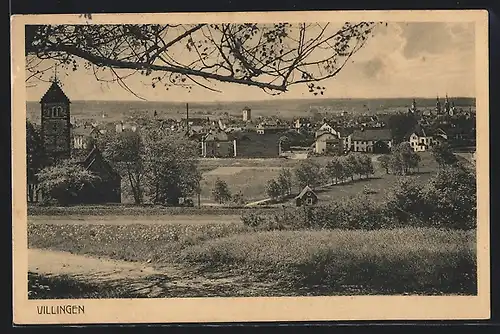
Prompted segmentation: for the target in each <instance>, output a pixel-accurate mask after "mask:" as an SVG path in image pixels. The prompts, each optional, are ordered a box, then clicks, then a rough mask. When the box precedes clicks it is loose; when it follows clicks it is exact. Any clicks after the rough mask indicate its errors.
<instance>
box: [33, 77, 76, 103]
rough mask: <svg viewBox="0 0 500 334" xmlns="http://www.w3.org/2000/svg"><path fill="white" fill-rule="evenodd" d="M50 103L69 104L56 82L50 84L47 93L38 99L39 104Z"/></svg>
mask: <svg viewBox="0 0 500 334" xmlns="http://www.w3.org/2000/svg"><path fill="white" fill-rule="evenodd" d="M50 102H66V103H70V101H69V98H68V97H67V96H66V94H64V92H63V90H62V89H61V87H60V86H59V85H58V84H57V82H56V81H54V82H52V85H51V86H50V87H49V89H48V90H47V92H45V94H44V95H43V96H42V98H41V99H40V103H50Z"/></svg>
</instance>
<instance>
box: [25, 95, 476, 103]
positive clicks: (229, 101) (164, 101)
mask: <svg viewBox="0 0 500 334" xmlns="http://www.w3.org/2000/svg"><path fill="white" fill-rule="evenodd" d="M437 97H438V98H439V99H440V100H441V99H443V100H444V99H445V98H446V95H445V96H432V97H431V96H400V97H310V98H281V99H276V100H273V99H261V100H201V101H185V100H184V101H176V100H138V99H134V100H132V99H130V100H128V99H126V100H125V99H124V100H105V99H96V100H92V99H88V100H70V101H72V102H140V103H148V102H163V103H193V104H197V103H235V102H236V103H240V102H241V103H244V102H247V103H257V102H282V101H296V100H381V99H408V100H410V101H411V100H412V99H415V100H418V99H436V98H437ZM448 98H449V99H457V98H462V99H463V98H465V99H475V98H476V96H452V95H448ZM26 102H37V103H39V102H40V100H39V99H38V100H26Z"/></svg>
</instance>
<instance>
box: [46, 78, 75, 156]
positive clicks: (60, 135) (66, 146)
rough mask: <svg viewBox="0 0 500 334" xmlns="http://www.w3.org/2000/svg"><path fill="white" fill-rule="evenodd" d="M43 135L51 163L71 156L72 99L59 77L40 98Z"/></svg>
mask: <svg viewBox="0 0 500 334" xmlns="http://www.w3.org/2000/svg"><path fill="white" fill-rule="evenodd" d="M40 106H41V120H42V127H41V136H42V141H43V147H44V153H45V156H46V157H47V159H48V160H49V162H50V163H52V162H54V161H56V160H60V159H68V158H70V156H71V134H70V128H71V122H70V101H69V98H68V97H67V96H66V94H64V92H63V91H62V89H61V87H60V86H59V82H58V80H57V77H55V78H54V80H53V81H52V85H51V86H50V88H49V89H48V90H47V92H46V93H45V94H44V95H43V96H42V98H41V100H40Z"/></svg>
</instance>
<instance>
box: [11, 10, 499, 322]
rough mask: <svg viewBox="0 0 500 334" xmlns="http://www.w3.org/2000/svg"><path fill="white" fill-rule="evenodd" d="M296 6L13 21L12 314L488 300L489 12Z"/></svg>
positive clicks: (243, 316) (65, 317)
mask: <svg viewBox="0 0 500 334" xmlns="http://www.w3.org/2000/svg"><path fill="white" fill-rule="evenodd" d="M236 14H238V15H236ZM281 14H282V15H281ZM281 14H280V15H278V14H277V13H209V14H203V15H201V14H157V15H153V14H126V15H125V14H123V16H121V15H111V14H109V15H108V14H101V15H97V14H95V15H93V14H86V15H40V16H37V15H35V16H18V17H15V19H14V20H12V26H13V33H12V43H13V45H14V46H13V51H12V52H13V54H12V63H13V64H15V65H14V66H13V67H12V68H13V71H14V73H13V76H14V81H13V96H14V107H13V111H12V115H13V116H12V117H13V123H12V132H13V150H12V154H13V194H14V197H13V198H14V199H13V240H14V267H15V268H14V291H13V294H14V302H15V305H14V315H15V317H16V316H17V317H18V319H26V320H22V321H28V322H31V321H33V322H34V323H71V322H78V323H82V322H95V321H99V322H102V321H104V322H113V321H114V320H118V319H119V320H120V322H127V321H130V322H142V321H148V322H164V321H165V322H168V321H171V322H175V321H181V322H182V321H187V320H186V319H190V320H189V321H196V320H197V319H198V320H199V321H230V319H232V320H233V321H238V320H247V321H250V320H252V321H259V320H266V319H267V320H273V319H274V320H308V319H309V320H310V319H313V320H314V319H316V318H317V320H322V319H323V320H324V319H331V320H334V319H336V318H337V317H340V318H341V319H346V320H351V319H354V320H355V319H361V320H363V319H372V318H377V319H392V318H400V319H401V318H403V319H409V318H438V319H440V318H441V317H443V318H454V317H456V318H470V317H472V318H487V317H488V316H489V268H488V267H489V254H488V252H489V246H488V242H489V240H488V239H489V236H488V230H489V221H488V219H489V218H488V217H489V207H488V198H489V190H488V182H489V181H488V169H489V167H488V164H489V162H488V161H489V160H488V159H489V158H488V150H489V144H488V113H489V110H488V90H487V89H488V73H487V60H488V56H487V50H488V46H487V12H483V11H463V13H462V14H460V15H458V14H457V13H456V11H455V12H454V11H427V12H426V11H399V12H390V11H382V12H372V13H370V12H363V13H361V12H317V13H315V12H305V13H303V14H301V13H298V12H295V13H292V12H284V13H281ZM16 20H17V21H16ZM485 41H486V44H485ZM24 164H26V165H24ZM14 166H15V168H14ZM480 168H482V170H483V172H482V173H481V176H479V175H480V173H478V171H479V169H480ZM480 197H482V198H483V201H479V200H478V198H480ZM480 253H481V254H480ZM331 298H333V299H331ZM363 298H365V299H363ZM367 298H372V299H367ZM373 298H377V299H373ZM391 298H397V299H394V300H393V302H394V303H391ZM121 300H123V302H120V301H121ZM245 301H248V303H245ZM177 302H178V303H179V304H176V303H177ZM162 303H168V306H166V305H167V304H162ZM231 303H236V304H231ZM322 303H323V304H322ZM325 303H326V304H325ZM349 303H363V304H353V306H348V305H349ZM407 303H408V304H407ZM411 303H414V304H411ZM16 304H17V306H16ZM391 304H392V305H394V306H393V309H392V310H390V309H387V310H386V311H385V312H386V313H383V312H384V311H383V309H384V307H385V308H390V305H391ZM105 305H106V306H105ZM139 305H140V306H139ZM161 305H165V306H161ZM176 305H179V307H176ZM210 305H212V306H210ZM231 305H233V306H231ZM322 305H323V306H322ZM356 305H357V306H356ZM412 305H414V306H412ZM425 305H427V306H425ZM445 305H447V306H445ZM379 307H381V310H375V309H377V308H379ZM426 307H431V308H432V307H435V309H436V311H435V312H433V311H430V310H431V309H427V311H426ZM124 308H127V310H128V311H126V312H125V311H123V310H124ZM138 308H139V309H141V311H137V309H138ZM318 308H319V309H321V310H320V311H318V312H317V313H314V312H315V310H317V309H318ZM340 308H343V310H341V311H339V309H340ZM398 308H399V310H398ZM104 309H106V310H104ZM162 309H163V311H164V312H165V313H168V314H164V317H163V318H162V312H161V310H162ZM173 309H176V310H177V311H175V310H173ZM207 309H209V310H207ZM231 309H232V311H231ZM250 309H251V310H250ZM412 309H413V310H415V312H414V313H412ZM190 310H191V311H190ZM227 310H230V311H229V312H227ZM370 310H371V311H370ZM357 311H359V314H357V315H356V312H357ZM130 312H138V315H136V316H132V315H131V314H130ZM175 312H177V313H175ZM180 312H184V314H183V315H182V316H178V315H177V316H176V315H175V314H179V313H180ZM203 312H205V313H203ZM218 312H219V313H218ZM368 312H371V313H369V314H368ZM391 312H392V313H391ZM222 313H225V314H224V315H222ZM90 314H92V317H90ZM273 314H275V316H273ZM287 314H288V315H287ZM370 314H371V315H370ZM384 314H385V316H384ZM391 314H392V315H391ZM411 314H414V315H413V316H412V315H411ZM219 315H220V316H219ZM141 317H142V318H141ZM27 319H30V320H27Z"/></svg>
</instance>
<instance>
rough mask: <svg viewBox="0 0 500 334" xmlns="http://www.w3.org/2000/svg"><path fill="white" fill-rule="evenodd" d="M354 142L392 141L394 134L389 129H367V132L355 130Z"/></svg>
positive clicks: (353, 134)
mask: <svg viewBox="0 0 500 334" xmlns="http://www.w3.org/2000/svg"><path fill="white" fill-rule="evenodd" d="M351 139H352V140H366V141H376V140H391V139H392V132H391V130H389V129H366V130H355V131H354V132H353V133H352V137H351Z"/></svg>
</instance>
